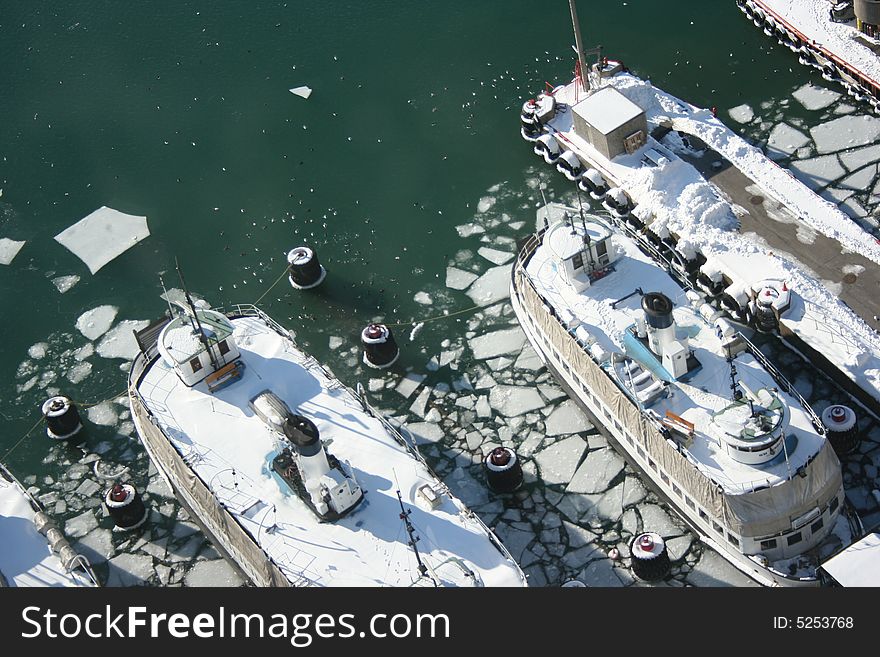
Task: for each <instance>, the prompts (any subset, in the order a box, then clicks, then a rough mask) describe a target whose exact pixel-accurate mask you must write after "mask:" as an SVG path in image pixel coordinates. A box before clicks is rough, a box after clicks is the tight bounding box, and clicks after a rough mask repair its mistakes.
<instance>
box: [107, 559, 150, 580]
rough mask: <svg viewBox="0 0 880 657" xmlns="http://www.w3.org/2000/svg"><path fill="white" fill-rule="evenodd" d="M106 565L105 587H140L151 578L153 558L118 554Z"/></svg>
mask: <svg viewBox="0 0 880 657" xmlns="http://www.w3.org/2000/svg"><path fill="white" fill-rule="evenodd" d="M108 564H109V565H110V574H109V575H108V576H107V586H142V585H143V584H145V583H146V582H148V581H149V580H150V578H151V577H152V576H153V557H151V556H149V555H146V554H128V553H123V554H119V555H117V556H115V557H113V558H112V559H110V561H108Z"/></svg>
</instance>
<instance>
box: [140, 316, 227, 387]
mask: <svg viewBox="0 0 880 657" xmlns="http://www.w3.org/2000/svg"><path fill="white" fill-rule="evenodd" d="M232 331H233V327H232V322H230V321H229V319H227V318H226V316H225V315H223V314H222V313H218V312H216V311H214V310H208V309H203V308H199V309H196V311H195V317H194V316H193V315H192V314H191V311H189V312H187V313H183V314H181V315H178V316H177V317H175V318H174V319H172V320H171V321H170V322H168V324H166V325H165V328H163V329H162V332H161V333H160V334H159V340H158V342H157V347H158V350H159V355H160V356H161V357H162V360H163V361H164V363H165V365H167V366H168V367H170V368H172V369H173V370H174V371H175V373H176V374H177V376H178V377H179V378H180V380H181V381H183V383H184V384H185V385H187V386H190V387H191V386H194V385H196V384H197V383H199V382H200V381H203V380H204V379H206V378H208V377H210V376H214V375H216V374H217V373H218V372H221V371H224V373H225V372H232V371H233V370H235V371H237V368H235V366H233V365H232V363H233V361H235V360H236V359H237V358H238V357H239V356H240V353H239V350H238V346H237V345H236V344H235V340H234V339H233V337H232ZM226 368H228V369H226ZM209 383H211V381H209Z"/></svg>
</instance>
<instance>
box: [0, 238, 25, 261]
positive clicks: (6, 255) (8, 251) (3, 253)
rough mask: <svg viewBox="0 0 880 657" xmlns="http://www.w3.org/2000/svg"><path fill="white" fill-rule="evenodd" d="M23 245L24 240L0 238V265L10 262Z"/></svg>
mask: <svg viewBox="0 0 880 657" xmlns="http://www.w3.org/2000/svg"><path fill="white" fill-rule="evenodd" d="M24 245H25V243H24V242H19V241H16V240H11V239H9V238H8V237H3V238H0V265H8V264H10V263H11V262H12V261H13V260H14V259H15V256H17V255H18V252H19V251H21V248H22V247H23V246H24Z"/></svg>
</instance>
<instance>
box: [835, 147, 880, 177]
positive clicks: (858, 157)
mask: <svg viewBox="0 0 880 657" xmlns="http://www.w3.org/2000/svg"><path fill="white" fill-rule="evenodd" d="M878 160H880V144H874V145H873V146H865V147H864V148H859V149H856V150H854V151H847V152H846V153H841V154H840V161H841V162H843V166H845V167H846V168H847V169H849V170H850V171H855V170H856V169H861V168H862V167H863V166H865V165H866V164H871V163H872V162H877V161H878Z"/></svg>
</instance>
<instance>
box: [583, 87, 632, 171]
mask: <svg viewBox="0 0 880 657" xmlns="http://www.w3.org/2000/svg"><path fill="white" fill-rule="evenodd" d="M572 121H573V124H574V131H575V132H576V133H577V134H578V135H579V136H580V137H583V138H584V139H585V140H587V141H588V142H589V143H590V145H591V146H592V147H593V148H595V149H596V150H597V151H599V152H600V153H601V154H602V155H604V156H605V157H607V158H608V159H609V160H610V159H612V158H614V157H616V156H618V155H620V154H621V153H630V154H631V153H634V152H635V151H636V150H638V149H639V148H641V147H642V146H644V145H645V143H646V142H647V139H648V120H647V118H645V110H643V109H642V108H641V107H639V106H638V105H636V104H635V103H634V102H632V101H631V100H630V99H629V98H627V97H626V96H624V95H623V94H622V93H620V92H619V91H618V90H617V89H615V88H614V87H612V86H606V87H602V88H601V89H598V90H597V91H594V92H593V93H591V94H590V95H589V96H587V97H586V98H584V99H583V100H582V101H580V102H579V103H577V104H576V105H574V107H572Z"/></svg>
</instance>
